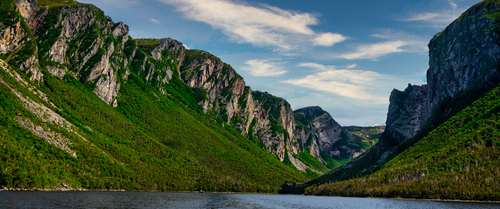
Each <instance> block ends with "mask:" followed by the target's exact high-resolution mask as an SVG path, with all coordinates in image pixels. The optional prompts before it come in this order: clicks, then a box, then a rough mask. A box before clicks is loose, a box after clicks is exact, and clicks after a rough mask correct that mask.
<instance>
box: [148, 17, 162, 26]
mask: <svg viewBox="0 0 500 209" xmlns="http://www.w3.org/2000/svg"><path fill="white" fill-rule="evenodd" d="M149 21H151V22H154V23H156V24H158V25H161V22H160V21H158V20H156V19H154V18H151V19H149Z"/></svg>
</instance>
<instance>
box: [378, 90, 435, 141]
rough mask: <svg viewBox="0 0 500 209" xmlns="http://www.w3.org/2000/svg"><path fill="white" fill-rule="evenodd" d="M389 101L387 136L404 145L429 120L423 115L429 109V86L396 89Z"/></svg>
mask: <svg viewBox="0 0 500 209" xmlns="http://www.w3.org/2000/svg"><path fill="white" fill-rule="evenodd" d="M389 101H390V104H389V112H388V113H387V115H388V116H387V121H386V124H388V126H387V129H386V134H387V136H389V138H391V139H394V140H396V141H397V143H402V142H404V141H405V140H406V139H408V138H411V137H413V136H414V135H415V134H416V133H417V132H418V131H419V130H420V128H421V127H422V126H423V125H424V123H425V121H426V120H427V118H426V117H425V116H423V115H422V113H423V112H425V110H426V108H427V106H426V104H427V86H426V85H422V86H417V85H413V86H412V85H408V87H407V88H406V89H405V91H398V90H396V89H394V90H393V91H392V93H391V97H390V99H389Z"/></svg>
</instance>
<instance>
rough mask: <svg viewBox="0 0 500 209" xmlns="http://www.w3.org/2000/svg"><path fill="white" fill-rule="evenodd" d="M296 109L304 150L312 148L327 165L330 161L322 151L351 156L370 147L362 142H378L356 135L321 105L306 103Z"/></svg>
mask: <svg viewBox="0 0 500 209" xmlns="http://www.w3.org/2000/svg"><path fill="white" fill-rule="evenodd" d="M294 113H295V119H296V124H297V136H298V138H299V139H301V140H300V141H301V151H305V152H309V154H311V155H312V156H313V157H315V158H316V159H318V160H319V161H320V162H322V163H323V164H325V165H327V163H326V160H325V159H323V156H322V153H324V154H325V155H326V156H328V157H329V158H335V159H351V158H356V157H358V156H359V155H361V154H362V153H364V152H365V151H366V150H367V149H365V148H364V147H363V146H362V143H364V142H366V143H370V142H372V143H370V144H374V142H373V141H371V140H369V139H368V138H364V137H361V136H357V135H354V134H352V133H351V132H349V131H348V130H346V129H344V128H342V127H341V126H340V125H339V124H338V123H337V122H336V121H335V120H334V119H333V117H332V116H331V115H330V114H329V113H328V112H326V111H324V110H323V109H321V108H320V107H317V106H314V107H306V108H302V109H299V110H295V111H294ZM360 143H361V144H360ZM330 166H333V165H330Z"/></svg>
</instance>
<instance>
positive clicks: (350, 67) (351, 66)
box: [347, 63, 358, 69]
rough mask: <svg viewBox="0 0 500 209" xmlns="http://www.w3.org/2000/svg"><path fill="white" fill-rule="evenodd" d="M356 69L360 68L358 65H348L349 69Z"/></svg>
mask: <svg viewBox="0 0 500 209" xmlns="http://www.w3.org/2000/svg"><path fill="white" fill-rule="evenodd" d="M355 67H358V65H356V63H353V64H350V65H347V69H353V68H355Z"/></svg>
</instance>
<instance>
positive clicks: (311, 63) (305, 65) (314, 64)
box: [299, 62, 327, 70]
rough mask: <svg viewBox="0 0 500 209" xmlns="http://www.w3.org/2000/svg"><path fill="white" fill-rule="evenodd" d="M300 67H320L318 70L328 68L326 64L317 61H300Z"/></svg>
mask: <svg viewBox="0 0 500 209" xmlns="http://www.w3.org/2000/svg"><path fill="white" fill-rule="evenodd" d="M299 67H308V68H314V69H318V70H326V69H327V68H326V66H324V65H322V64H318V63H315V62H305V63H300V64H299Z"/></svg>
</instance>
